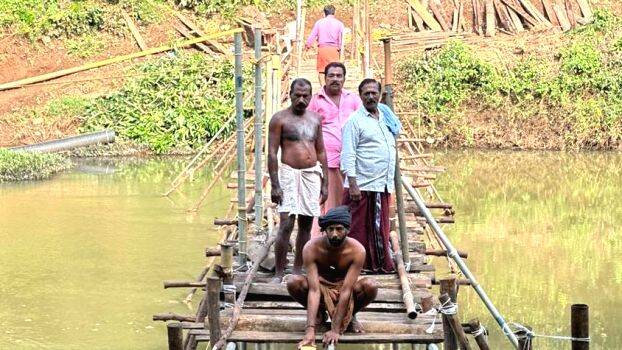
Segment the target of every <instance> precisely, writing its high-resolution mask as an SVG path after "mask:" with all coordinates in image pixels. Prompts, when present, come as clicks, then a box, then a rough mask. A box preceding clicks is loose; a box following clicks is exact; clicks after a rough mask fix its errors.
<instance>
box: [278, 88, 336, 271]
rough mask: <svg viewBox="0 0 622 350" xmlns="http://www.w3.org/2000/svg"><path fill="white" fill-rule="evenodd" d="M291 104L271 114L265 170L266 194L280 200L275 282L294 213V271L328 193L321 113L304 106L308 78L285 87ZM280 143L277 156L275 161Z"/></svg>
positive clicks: (284, 257)
mask: <svg viewBox="0 0 622 350" xmlns="http://www.w3.org/2000/svg"><path fill="white" fill-rule="evenodd" d="M290 100H291V105H290V106H289V107H288V108H287V109H284V110H282V111H279V112H277V113H276V114H275V115H274V116H273V117H272V119H270V125H269V135H268V172H269V173H270V182H271V183H272V191H271V197H272V201H273V202H274V203H277V204H278V205H279V213H280V224H279V231H278V237H277V240H276V243H275V245H274V253H275V260H276V261H275V265H276V273H275V276H274V280H273V282H277V283H280V282H281V280H282V279H283V275H284V273H285V265H287V250H288V248H289V237H290V235H291V233H292V230H293V228H294V222H295V221H296V218H297V219H298V235H297V237H296V248H295V250H296V254H295V258H294V270H293V273H294V274H300V273H301V270H302V248H303V247H304V245H305V243H307V241H308V240H309V237H310V232H311V224H312V223H313V217H314V216H319V215H320V204H321V203H324V202H325V201H326V198H327V196H328V181H327V180H328V178H327V173H326V172H327V169H328V168H327V165H326V152H325V151H324V140H323V139H322V123H321V117H320V115H318V114H316V113H314V112H311V111H307V106H308V105H309V102H310V101H311V83H310V82H309V81H308V80H306V79H296V80H294V81H293V82H292V85H291V89H290ZM279 149H280V152H281V157H280V158H281V159H280V162H279V159H278V158H279V157H278V153H279Z"/></svg>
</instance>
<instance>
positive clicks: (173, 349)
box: [166, 322, 184, 350]
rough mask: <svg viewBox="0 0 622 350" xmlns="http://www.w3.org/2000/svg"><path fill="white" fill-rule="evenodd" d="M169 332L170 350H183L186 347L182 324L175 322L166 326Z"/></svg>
mask: <svg viewBox="0 0 622 350" xmlns="http://www.w3.org/2000/svg"><path fill="white" fill-rule="evenodd" d="M166 330H167V332H168V350H182V349H183V347H184V333H183V328H181V323H179V322H173V323H169V324H167V325H166Z"/></svg>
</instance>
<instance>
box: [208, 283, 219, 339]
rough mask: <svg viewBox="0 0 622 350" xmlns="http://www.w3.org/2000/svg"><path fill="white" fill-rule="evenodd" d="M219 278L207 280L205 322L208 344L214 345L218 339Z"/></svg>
mask: <svg viewBox="0 0 622 350" xmlns="http://www.w3.org/2000/svg"><path fill="white" fill-rule="evenodd" d="M220 289H221V283H220V278H218V277H210V278H208V279H207V320H208V322H207V323H205V326H208V325H209V342H210V344H215V343H216V342H217V341H218V339H220Z"/></svg>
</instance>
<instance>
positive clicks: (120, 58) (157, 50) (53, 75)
mask: <svg viewBox="0 0 622 350" xmlns="http://www.w3.org/2000/svg"><path fill="white" fill-rule="evenodd" d="M241 32H242V29H239V28H236V29H232V30H227V31H224V32H220V33H215V34H210V35H204V36H200V37H198V38H196V39H192V40H185V41H182V42H180V43H179V44H177V45H174V46H169V45H167V46H159V47H154V48H152V49H149V50H145V51H140V52H135V53H131V54H128V55H122V56H117V57H113V58H109V59H106V60H102V61H97V62H91V63H87V64H84V65H81V66H78V67H72V68H67V69H62V70H59V71H56V72H51V73H46V74H42V75H38V76H35V77H30V78H25V79H20V80H16V81H12V82H9V83H4V84H0V91H4V90H9V89H15V88H18V87H22V86H25V85H29V84H34V83H38V82H42V81H46V80H51V79H56V78H60V77H63V76H65V75H69V74H73V73H78V72H82V71H85V70H89V69H94V68H99V67H103V66H107V65H111V64H114V63H119V62H123V61H129V60H132V59H134V58H140V57H145V56H150V55H154V54H157V53H161V52H165V51H170V50H172V49H174V48H176V47H179V48H182V47H187V46H191V45H194V44H196V43H200V42H204V41H207V40H211V39H216V38H220V37H223V36H229V35H231V34H236V33H241Z"/></svg>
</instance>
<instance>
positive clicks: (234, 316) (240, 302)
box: [212, 209, 276, 350]
mask: <svg viewBox="0 0 622 350" xmlns="http://www.w3.org/2000/svg"><path fill="white" fill-rule="evenodd" d="M269 210H270V209H269ZM275 240H276V235H272V236H270V237H269V238H268V240H267V242H266V244H265V245H264V246H263V249H262V250H261V251H260V252H259V257H258V259H257V260H256V261H255V262H254V263H253V267H252V268H251V270H250V271H249V273H248V274H247V275H246V279H245V280H244V285H243V286H242V289H241V290H240V295H239V296H238V299H237V301H236V302H235V306H234V307H233V311H232V313H231V320H230V321H229V326H228V327H227V329H226V330H225V331H224V332H223V334H222V335H221V337H220V339H219V340H218V342H216V344H214V346H213V347H212V350H218V349H220V348H222V347H223V346H224V345H225V343H226V342H227V338H228V337H229V336H231V333H233V330H234V329H235V326H236V325H237V323H238V320H239V319H240V313H241V312H242V307H243V306H244V301H245V300H246V294H248V290H249V288H250V286H251V283H252V282H253V278H254V277H255V274H256V273H257V271H258V270H259V264H261V262H262V261H263V260H264V259H265V258H266V257H267V256H268V253H269V252H270V246H272V244H274V241H275Z"/></svg>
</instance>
